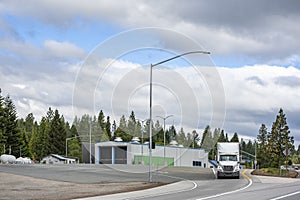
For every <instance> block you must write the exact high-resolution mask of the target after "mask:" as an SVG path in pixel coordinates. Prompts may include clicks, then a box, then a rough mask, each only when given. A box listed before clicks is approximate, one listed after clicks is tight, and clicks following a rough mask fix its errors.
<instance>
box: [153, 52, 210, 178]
mask: <svg viewBox="0 0 300 200" xmlns="http://www.w3.org/2000/svg"><path fill="white" fill-rule="evenodd" d="M196 53H201V54H210V52H207V51H190V52H186V53H183V54H179V55H177V56H174V57H171V58H169V59H166V60H163V61H160V62H158V63H155V64H150V114H149V115H150V117H149V120H150V131H149V139H150V141H149V143H150V144H149V182H150V183H151V182H152V68H153V67H155V66H157V65H160V64H163V63H166V62H169V61H171V60H174V59H176V58H179V57H182V56H185V55H188V54H196Z"/></svg>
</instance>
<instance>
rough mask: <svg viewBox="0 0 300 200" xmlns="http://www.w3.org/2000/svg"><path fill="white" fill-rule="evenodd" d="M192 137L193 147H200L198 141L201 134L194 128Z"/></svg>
mask: <svg viewBox="0 0 300 200" xmlns="http://www.w3.org/2000/svg"><path fill="white" fill-rule="evenodd" d="M192 137H193V141H192V146H191V147H192V148H199V145H198V142H199V140H200V138H199V134H198V133H197V131H196V130H193V132H192Z"/></svg>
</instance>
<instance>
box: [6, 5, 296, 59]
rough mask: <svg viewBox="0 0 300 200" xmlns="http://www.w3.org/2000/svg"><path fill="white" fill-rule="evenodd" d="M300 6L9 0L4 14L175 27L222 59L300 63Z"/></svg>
mask: <svg viewBox="0 0 300 200" xmlns="http://www.w3.org/2000/svg"><path fill="white" fill-rule="evenodd" d="M232 4H234V5H235V6H231V5H232ZM1 5H2V6H1ZM298 7H299V3H298V2H297V1H289V2H282V1H275V2H273V3H272V5H270V4H269V3H266V2H264V1H263V2H262V1H251V2H235V1H234V2H232V1H229V2H219V1H210V2H209V3H208V2H205V1H190V2H189V3H186V2H177V3H176V6H175V4H174V2H173V1H164V2H160V4H157V3H156V2H152V1H122V2H115V1H108V0H102V1H98V0H92V1H89V2H82V1H79V0H77V1H76V0H71V1H70V0H67V1H59V0H45V1H38V2H36V1H30V0H29V1H26V3H24V4H23V5H22V6H20V2H18V1H4V2H3V3H2V4H0V12H2V13H15V15H19V16H22V17H23V16H26V17H31V18H34V19H37V20H39V21H41V22H43V23H46V24H51V25H54V26H57V27H61V28H62V29H67V28H70V27H74V26H75V27H76V26H77V25H78V23H79V24H80V23H82V24H84V23H85V21H87V22H88V21H100V22H101V21H105V22H108V23H112V24H114V25H116V26H121V27H124V28H137V27H149V26H155V27H163V28H170V29H173V30H176V31H180V32H182V33H185V34H187V35H189V36H191V37H193V38H195V39H196V40H197V41H198V42H200V43H201V44H204V45H205V47H206V49H209V50H211V51H212V52H214V54H215V55H217V56H221V55H222V56H224V55H225V56H228V55H235V56H236V55H239V56H244V57H247V58H249V57H250V58H252V60H255V61H257V62H259V63H270V64H276V63H274V62H273V61H277V63H280V64H287V65H291V64H297V65H298V64H299V53H300V52H299V43H300V41H299V37H298V35H299V34H300V28H299V26H298V21H299V20H300V15H299V12H298V9H296V8H298ZM54 13H55V14H54ZM78 19H79V21H80V20H82V22H78ZM78 28H79V29H80V25H79V27H78ZM176 42H178V41H176ZM291 62H292V63H291Z"/></svg>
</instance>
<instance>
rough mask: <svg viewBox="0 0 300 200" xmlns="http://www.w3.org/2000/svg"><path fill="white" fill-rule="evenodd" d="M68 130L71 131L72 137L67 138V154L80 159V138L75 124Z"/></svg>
mask: <svg viewBox="0 0 300 200" xmlns="http://www.w3.org/2000/svg"><path fill="white" fill-rule="evenodd" d="M70 132H71V137H72V138H74V139H72V140H69V142H68V156H71V157H75V158H79V161H81V160H82V154H81V152H82V151H81V140H80V137H79V134H78V132H77V129H76V126H75V125H72V127H71V129H70Z"/></svg>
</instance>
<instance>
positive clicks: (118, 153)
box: [95, 141, 211, 168]
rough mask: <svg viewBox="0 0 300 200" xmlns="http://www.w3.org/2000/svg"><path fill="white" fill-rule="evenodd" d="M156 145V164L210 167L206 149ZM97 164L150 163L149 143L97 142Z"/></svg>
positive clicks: (153, 156)
mask: <svg viewBox="0 0 300 200" xmlns="http://www.w3.org/2000/svg"><path fill="white" fill-rule="evenodd" d="M171 145H172V146H165V147H164V146H160V145H155V149H152V164H153V165H154V166H166V165H168V166H182V167H183V166H185V167H191V166H195V167H203V168H207V167H210V165H211V164H210V163H209V162H208V153H207V152H205V150H204V149H192V148H185V147H182V146H177V145H176V143H175V144H174V143H173V144H172V143H171ZM95 164H128V165H139V164H140V165H149V144H140V143H138V142H130V143H128V142H122V141H119V142H118V141H107V142H99V143H96V144H95Z"/></svg>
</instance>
